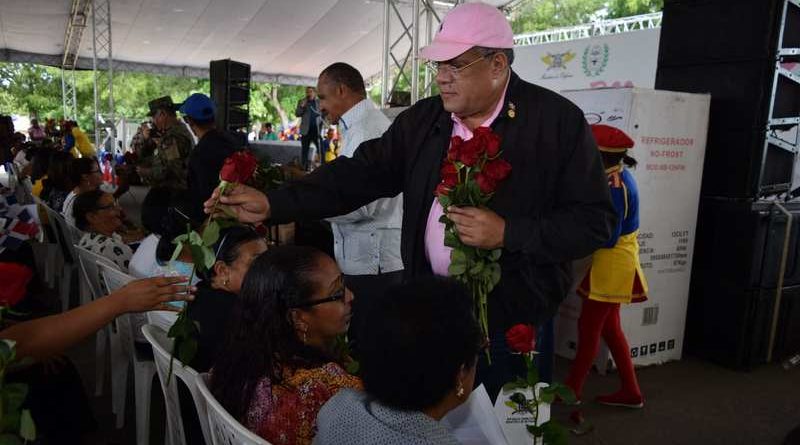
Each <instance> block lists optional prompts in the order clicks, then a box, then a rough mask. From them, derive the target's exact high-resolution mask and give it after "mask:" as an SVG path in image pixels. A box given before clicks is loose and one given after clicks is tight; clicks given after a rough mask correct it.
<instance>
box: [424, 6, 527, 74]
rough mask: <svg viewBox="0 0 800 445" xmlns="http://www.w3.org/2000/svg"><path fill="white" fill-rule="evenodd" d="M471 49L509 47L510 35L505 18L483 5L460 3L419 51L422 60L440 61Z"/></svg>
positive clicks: (498, 12)
mask: <svg viewBox="0 0 800 445" xmlns="http://www.w3.org/2000/svg"><path fill="white" fill-rule="evenodd" d="M473 46H482V47H484V48H513V47H514V33H513V32H512V31H511V25H510V24H509V23H508V20H506V17H505V16H504V15H503V13H502V12H500V10H499V9H497V8H496V7H494V6H491V5H487V4H486V3H480V2H475V3H463V4H461V5H458V6H456V7H455V8H453V9H452V10H450V12H448V13H447V15H446V16H445V17H444V20H442V26H440V27H439V32H438V33H436V37H434V38H433V42H432V43H431V44H430V45H428V46H426V47H425V48H422V49H421V50H420V52H419V55H420V57H422V58H423V59H428V60H433V61H434V62H444V61H445V60H450V59H453V58H456V57H458V56H460V55H461V54H464V53H465V52H466V51H467V50H469V49H470V48H472V47H473Z"/></svg>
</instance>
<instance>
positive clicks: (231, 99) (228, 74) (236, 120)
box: [210, 59, 250, 141]
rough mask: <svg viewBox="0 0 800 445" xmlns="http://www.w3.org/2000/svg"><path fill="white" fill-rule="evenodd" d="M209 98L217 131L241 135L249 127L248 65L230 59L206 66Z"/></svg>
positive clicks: (216, 61) (245, 132) (215, 61)
mask: <svg viewBox="0 0 800 445" xmlns="http://www.w3.org/2000/svg"><path fill="white" fill-rule="evenodd" d="M210 75H211V76H210V77H211V99H212V100H213V101H214V103H215V104H216V106H217V128H219V129H221V130H223V131H227V132H230V133H241V132H242V131H243V132H244V134H245V141H246V140H247V139H246V135H247V131H248V127H249V126H250V65H248V64H246V63H241V62H234V61H233V60H230V59H225V60H213V61H211V66H210Z"/></svg>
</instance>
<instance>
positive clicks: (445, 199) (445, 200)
mask: <svg viewBox="0 0 800 445" xmlns="http://www.w3.org/2000/svg"><path fill="white" fill-rule="evenodd" d="M439 204H440V205H441V206H442V208H443V209H446V208H448V207H450V204H451V202H450V197H449V196H447V195H439ZM442 216H444V215H442ZM440 221H441V219H440Z"/></svg>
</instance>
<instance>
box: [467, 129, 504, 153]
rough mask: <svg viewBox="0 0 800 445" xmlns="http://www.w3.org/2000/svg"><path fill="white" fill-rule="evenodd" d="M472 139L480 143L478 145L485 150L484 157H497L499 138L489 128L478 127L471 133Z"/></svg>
mask: <svg viewBox="0 0 800 445" xmlns="http://www.w3.org/2000/svg"><path fill="white" fill-rule="evenodd" d="M472 137H473V139H477V140H479V141H480V144H481V145H482V146H483V148H484V149H485V150H486V155H487V156H489V157H490V158H493V157H495V156H497V153H499V152H500V136H498V135H497V134H496V133H494V132H493V131H492V129H491V128H489V127H478V128H476V129H475V131H473V132H472Z"/></svg>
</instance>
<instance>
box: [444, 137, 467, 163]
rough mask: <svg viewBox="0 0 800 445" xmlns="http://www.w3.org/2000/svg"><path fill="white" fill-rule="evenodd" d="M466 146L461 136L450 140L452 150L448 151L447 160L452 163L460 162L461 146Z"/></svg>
mask: <svg viewBox="0 0 800 445" xmlns="http://www.w3.org/2000/svg"><path fill="white" fill-rule="evenodd" d="M463 144H464V140H463V139H461V136H453V137H452V138H451V139H450V148H448V149H447V160H448V161H450V162H456V161H458V155H459V152H460V151H461V146H462V145H463Z"/></svg>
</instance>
